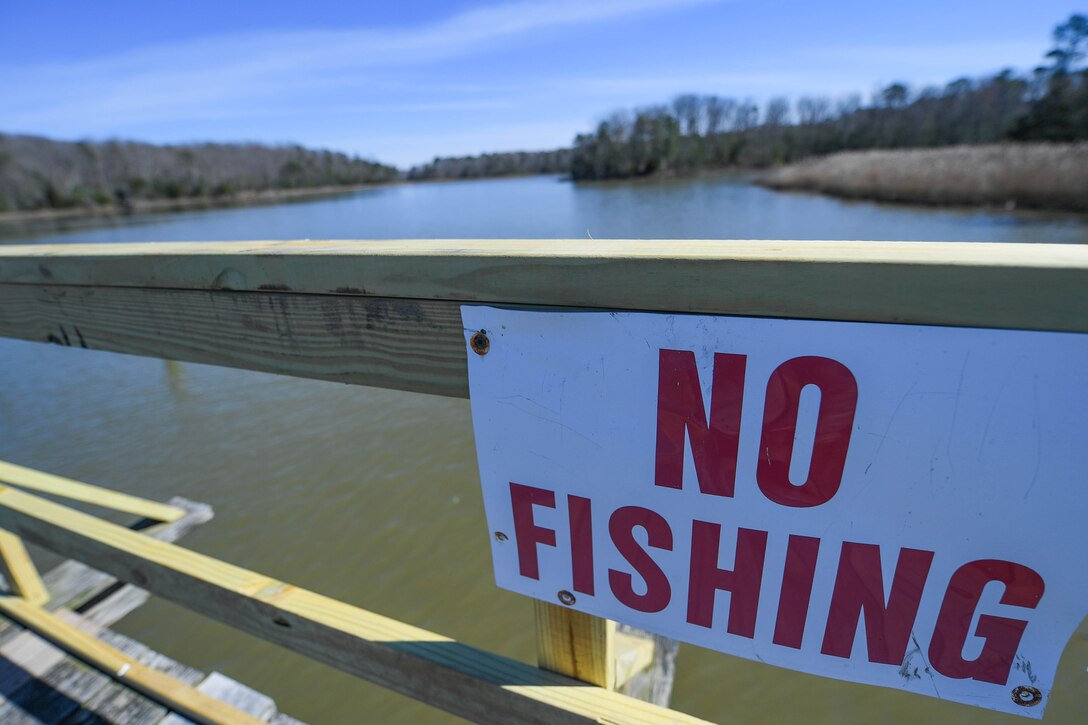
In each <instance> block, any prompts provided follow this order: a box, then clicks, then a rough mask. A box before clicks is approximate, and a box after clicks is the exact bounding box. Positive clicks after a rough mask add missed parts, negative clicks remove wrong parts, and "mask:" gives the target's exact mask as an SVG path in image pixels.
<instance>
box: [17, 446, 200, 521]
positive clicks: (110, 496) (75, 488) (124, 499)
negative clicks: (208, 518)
mask: <svg viewBox="0 0 1088 725" xmlns="http://www.w3.org/2000/svg"><path fill="white" fill-rule="evenodd" d="M0 482H3V483H8V484H11V485H13V486H17V487H19V488H24V489H27V490H30V491H37V492H39V493H48V494H50V495H52V496H60V497H61V498H66V499H68V500H70V501H81V502H83V503H90V504H94V505H95V506H102V507H103V508H108V509H113V510H114V511H122V512H124V513H129V514H135V515H136V516H143V517H144V518H148V519H153V520H155V521H164V522H168V523H169V522H173V521H177V520H178V519H180V518H181V517H182V516H184V515H185V513H186V512H185V509H183V508H178V507H177V506H170V505H167V504H164V503H158V502H157V501H150V500H148V499H146V498H140V497H139V496H130V495H128V494H125V493H119V492H117V491H111V490H110V489H108V488H101V487H100V486H92V485H91V484H89V483H83V482H81V481H73V480H72V479H70V478H64V477H63V476H55V475H53V474H52V473H46V472H45V471H38V470H35V469H33V468H26V467H24V466H17V465H15V464H14V463H8V462H7V461H0Z"/></svg>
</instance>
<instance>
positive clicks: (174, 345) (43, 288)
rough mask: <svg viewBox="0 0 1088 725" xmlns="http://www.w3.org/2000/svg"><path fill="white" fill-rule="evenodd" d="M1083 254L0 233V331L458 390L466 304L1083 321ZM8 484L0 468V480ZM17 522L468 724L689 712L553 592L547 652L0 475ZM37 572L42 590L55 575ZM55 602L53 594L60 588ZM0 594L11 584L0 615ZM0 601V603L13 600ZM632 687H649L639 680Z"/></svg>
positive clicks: (1030, 248)
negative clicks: (204, 547) (209, 549)
mask: <svg viewBox="0 0 1088 725" xmlns="http://www.w3.org/2000/svg"><path fill="white" fill-rule="evenodd" d="M1086 288H1088V248H1085V247H1083V246H1076V245H1069V246H1062V245H1033V244H955V243H906V242H904V243H895V242H885V243H879V242H876V243H874V242H809V241H805V242H795V241H794V242H791V241H775V242H772V241H760V242H751V241H732V242H725V241H716V240H715V241H694V240H666V241H646V240H635V241H623V240H611V241H596V240H565V241H533V240H515V241H511V240H408V241H383V242H370V241H367V242H238V243H188V244H182V243H179V244H107V245H40V246H11V247H0V336H7V337H13V338H20V339H25V340H34V341H39V342H50V343H53V344H58V345H63V346H69V347H80V348H86V349H97V350H108V351H114V352H121V353H127V354H136V355H145V356H151V357H158V358H166V359H173V360H182V361H191V362H197V363H204V364H211V365H223V366H230V367H236V368H244V369H251V370H261V371H266V372H272V373H278V374H283V375H294V376H299V377H307V378H315V379H322V380H332V381H337V382H342V383H349V384H358V385H370V386H377V387H385V388H392V389H398V390H408V391H415V392H421V393H430V394H438V395H446V396H454V397H467V395H468V384H467V383H468V379H467V365H466V360H467V358H466V354H467V353H466V341H465V330H464V329H463V326H462V322H461V315H460V308H461V305H462V304H489V305H499V306H504V307H512V308H518V309H525V308H532V309H562V310H567V311H570V310H572V309H582V310H591V309H592V310H636V311H647V312H656V313H666V314H684V313H700V314H716V315H749V316H765V317H789V318H803V319H825V320H844V321H869V322H888V323H909V324H919V325H948V326H973V327H988V328H1006V329H1026V330H1055V331H1070V332H1088V296H1085V295H1084V294H1083V291H1084V290H1085V289H1086ZM2 478H3V477H2V476H0V479H2ZM0 529H2V530H4V531H6V532H8V533H9V534H10V535H11V537H10V538H6V537H3V536H0V553H2V554H3V556H4V559H5V560H6V561H7V562H8V565H9V569H10V570H12V573H13V574H14V575H15V576H13V577H12V579H13V583H14V586H15V588H16V589H17V590H18V594H20V598H19V602H21V604H19V607H21V608H22V609H25V610H27V611H28V612H30V613H34V612H36V611H45V610H42V609H40V608H39V607H37V605H36V604H34V602H35V601H36V600H37V599H40V597H41V591H40V589H39V588H38V587H37V586H36V585H35V582H34V576H32V575H31V574H30V573H29V572H26V571H21V569H22V567H20V566H19V565H18V562H20V561H22V560H23V559H24V558H25V557H24V553H25V552H22V551H21V546H22V544H21V541H20V540H21V539H25V540H27V541H31V542H34V543H37V544H40V545H43V546H46V547H48V548H50V549H52V550H53V551H56V552H58V553H61V554H62V555H65V556H70V557H73V558H79V559H81V560H84V561H86V562H89V563H92V565H93V566H94V567H96V568H99V569H101V570H102V571H104V572H107V573H108V574H110V575H112V576H115V577H117V578H118V579H120V580H121V581H125V582H130V583H135V584H138V585H139V586H140V587H142V588H144V589H146V590H148V591H150V592H151V593H153V594H155V595H158V596H162V597H164V598H167V599H170V600H171V601H174V602H176V603H178V604H180V605H182V606H185V607H187V608H189V609H191V610H193V611H195V612H198V613H201V614H204V615H207V616H209V617H212V618H214V619H217V620H219V621H221V622H224V623H226V624H228V625H230V626H233V627H235V628H238V629H240V630H242V631H246V632H248V633H250V634H253V635H255V636H258V637H261V638H263V639H266V640H268V641H271V642H275V643H277V644H280V645H283V646H285V647H288V648H289V649H292V650H293V651H296V652H299V653H302V654H305V655H307V656H309V657H312V658H314V659H316V660H318V661H321V662H324V663H326V664H329V665H331V666H333V667H337V668H339V669H341V670H343V671H345V672H348V673H350V674H353V675H356V676H358V677H362V678H365V679H368V680H370V681H372V682H376V683H377V684H379V685H382V686H384V687H387V688H389V689H391V690H393V691H395V692H399V693H401V694H404V695H407V696H409V697H414V698H416V699H419V700H421V701H423V702H425V703H427V704H430V705H432V706H434V707H438V708H441V709H443V710H446V711H448V712H451V713H453V714H455V715H459V716H461V717H464V718H467V719H470V720H474V721H478V722H495V721H502V722H529V723H549V724H550V723H565V722H579V723H585V722H623V723H626V722H639V723H659V722H674V723H695V722H701V721H700V720H698V719H697V718H693V717H690V716H687V715H684V714H683V713H679V712H676V711H675V710H669V709H666V708H664V707H660V706H658V705H655V704H652V703H649V702H644V701H642V700H638V699H635V698H633V697H629V696H627V695H625V694H622V692H621V691H617V690H622V689H623V688H625V687H630V686H631V683H635V682H638V681H639V678H638V676H637V675H638V673H639V672H647V671H652V670H648V669H647V668H655V669H656V668H662V667H663V668H667V667H669V666H671V662H670V655H669V654H668V652H667V648H664V647H662V646H661V645H662V643H661V642H657V641H655V642H653V644H652V646H649V647H648V646H646V644H645V641H646V640H644V639H640V638H639V637H638V636H637V635H636V634H634V633H631V632H629V631H624V630H623V628H621V627H617V626H616V624H615V623H614V622H609V621H606V620H600V619H596V618H594V617H590V616H588V615H584V614H581V613H579V612H576V611H573V610H569V609H563V608H560V607H557V606H556V605H552V604H540V605H538V606H537V608H536V626H537V631H538V661H539V665H540V666H539V667H534V666H532V665H528V664H525V663H521V662H517V661H514V660H510V659H508V658H505V657H501V656H499V655H496V654H494V653H489V652H485V651H482V650H479V649H476V648H474V647H471V646H469V645H467V644H463V643H460V642H457V641H455V640H452V639H450V638H448V637H444V636H442V635H440V634H437V633H433V632H428V631H426V630H423V629H420V628H418V627H414V626H412V625H409V624H406V623H403V622H399V621H397V620H395V619H391V618H389V617H384V616H381V615H378V614H375V613H373V612H368V611H366V610H362V609H359V608H356V607H352V606H350V605H347V604H344V603H342V602H337V601H335V600H332V599H329V598H327V597H323V596H321V595H318V594H316V593H313V592H308V591H305V590H302V589H299V588H297V587H293V586H291V585H289V584H286V583H284V582H279V581H276V580H273V579H271V578H269V577H266V576H264V575H261V574H259V573H256V572H252V571H247V570H245V569H242V568H240V567H236V566H233V565H230V564H227V563H225V562H221V561H218V560H215V559H211V558H210V557H205V556H202V555H199V554H196V553H194V552H191V551H187V550H185V549H182V548H180V547H177V546H175V545H173V544H168V543H164V542H159V541H155V540H153V539H150V538H149V537H147V536H145V535H143V534H139V533H134V532H132V531H129V530H127V529H124V528H123V527H118V526H116V525H113V524H110V523H108V522H104V521H101V520H99V519H96V518H94V517H91V516H87V515H85V514H82V513H80V512H77V511H74V510H72V509H70V508H67V507H65V506H61V505H58V504H54V503H51V502H49V501H46V500H44V499H42V498H40V497H38V496H36V495H33V494H30V493H25V492H23V491H18V490H15V489H7V488H2V487H0ZM47 585H48V583H47ZM50 594H52V595H53V596H54V597H56V593H55V592H53V591H51V590H50ZM2 605H3V600H0V608H3V607H2ZM5 611H7V610H5ZM640 687H641V689H642V690H643V692H642V693H640V694H643V696H648V697H649V698H650V699H652V700H657V701H660V692H657V693H655V692H654V690H655V689H657V688H655V687H654V686H653V683H652V682H651V683H650V684H649V687H648V690H649V692H648V693H647V692H646V690H647V687H646V685H645V683H643V684H642V685H640Z"/></svg>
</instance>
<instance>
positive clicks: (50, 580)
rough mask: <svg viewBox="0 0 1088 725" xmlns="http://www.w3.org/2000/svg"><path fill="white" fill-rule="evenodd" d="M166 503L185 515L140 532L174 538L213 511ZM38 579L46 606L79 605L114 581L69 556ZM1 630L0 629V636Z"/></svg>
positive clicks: (178, 499)
mask: <svg viewBox="0 0 1088 725" xmlns="http://www.w3.org/2000/svg"><path fill="white" fill-rule="evenodd" d="M170 505H171V506H174V507H176V508H180V509H183V510H184V511H185V512H186V514H185V516H183V517H182V518H180V519H178V520H177V521H174V522H171V523H169V524H158V525H156V526H152V527H150V528H147V529H141V530H140V533H141V534H142V535H144V536H151V537H153V538H156V539H159V540H161V541H177V540H178V539H179V538H181V537H182V536H184V535H185V534H187V533H189V532H190V531H192V530H193V529H194V528H196V527H197V526H199V525H200V524H203V523H207V522H208V521H211V520H212V517H213V515H214V513H213V511H212V507H211V506H209V505H208V504H205V503H198V502H195V501H189V500H187V499H184V498H181V497H180V496H175V497H174V498H172V499H170ZM42 579H43V580H44V581H45V584H46V587H47V588H48V589H49V592H50V593H51V594H52V595H53V598H52V599H51V600H50V602H49V604H48V605H47V606H46V608H47V609H55V608H57V607H62V606H64V607H71V608H76V607H81V606H83V605H85V604H86V603H87V602H88V601H89V600H91V599H93V598H95V597H98V596H100V595H101V593H102V592H103V591H105V590H106V589H107V588H109V587H111V586H114V585H115V584H116V583H117V580H116V579H115V578H113V577H112V576H110V575H109V574H104V573H103V572H100V571H97V570H96V569H92V568H91V567H89V566H87V565H86V564H83V563H81V562H78V561H75V560H73V559H69V560H68V561H65V562H64V563H62V564H58V565H57V567H56V568H55V569H52V570H50V571H48V572H46V574H45V576H44V577H42ZM2 634H3V633H0V639H2Z"/></svg>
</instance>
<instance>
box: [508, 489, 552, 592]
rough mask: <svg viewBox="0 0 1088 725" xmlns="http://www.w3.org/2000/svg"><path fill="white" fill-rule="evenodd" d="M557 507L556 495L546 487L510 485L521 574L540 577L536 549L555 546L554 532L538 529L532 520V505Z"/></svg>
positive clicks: (533, 577)
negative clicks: (538, 546)
mask: <svg viewBox="0 0 1088 725" xmlns="http://www.w3.org/2000/svg"><path fill="white" fill-rule="evenodd" d="M534 504H535V505H537V506H546V507H547V508H551V509H553V508H555V493H554V492H553V491H548V490H546V489H543V488H534V487H532V486H523V485H521V484H520V483H514V482H513V481H511V482H510V506H511V508H512V509H513V512H514V537H515V538H516V539H517V542H518V567H519V569H520V571H521V575H522V576H525V577H529V578H530V579H539V578H540V565H539V562H538V561H537V556H536V546H537V544H544V545H546V546H555V531H554V530H552V529H546V528H544V527H542V526H537V525H536V522H535V521H534V520H533V505H534Z"/></svg>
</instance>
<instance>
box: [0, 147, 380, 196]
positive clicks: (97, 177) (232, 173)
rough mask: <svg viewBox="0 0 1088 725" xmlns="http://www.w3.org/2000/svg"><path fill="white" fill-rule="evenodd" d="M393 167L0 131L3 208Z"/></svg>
mask: <svg viewBox="0 0 1088 725" xmlns="http://www.w3.org/2000/svg"><path fill="white" fill-rule="evenodd" d="M398 173H399V172H398V171H397V169H396V168H394V167H392V166H387V165H385V164H380V163H376V162H374V161H367V160H364V159H360V158H358V157H351V156H348V155H346V154H343V153H337V152H333V151H314V150H309V149H304V148H302V147H300V146H262V145H257V144H210V143H209V144H188V145H179V146H156V145H153V144H147V143H136V142H129V141H106V142H103V143H95V142H88V141H80V142H67V141H53V140H50V139H46V138H40V137H37V136H23V135H3V134H0V211H6V210H16V209H39V208H67V207H73V206H94V205H100V206H105V205H116V206H119V207H122V208H124V207H126V206H128V205H130V204H132V203H133V202H134V201H137V200H141V199H184V198H229V197H230V196H232V195H234V194H236V193H237V192H246V191H267V190H271V189H297V188H307V187H321V186H345V185H354V184H369V183H378V182H385V181H391V180H393V179H395V178H397V176H398Z"/></svg>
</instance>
